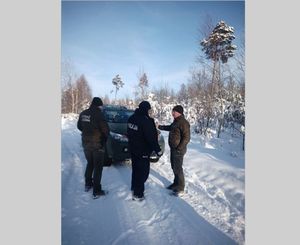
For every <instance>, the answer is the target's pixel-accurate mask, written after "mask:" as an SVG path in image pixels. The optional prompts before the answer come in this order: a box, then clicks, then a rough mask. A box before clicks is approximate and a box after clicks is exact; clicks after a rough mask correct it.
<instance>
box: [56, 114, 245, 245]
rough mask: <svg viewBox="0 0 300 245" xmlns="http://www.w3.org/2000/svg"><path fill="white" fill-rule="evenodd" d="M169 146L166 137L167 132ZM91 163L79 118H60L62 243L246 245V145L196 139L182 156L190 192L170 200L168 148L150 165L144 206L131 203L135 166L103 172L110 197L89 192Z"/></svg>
mask: <svg viewBox="0 0 300 245" xmlns="http://www.w3.org/2000/svg"><path fill="white" fill-rule="evenodd" d="M164 136H165V140H166V142H167V136H168V134H167V132H166V133H164ZM85 165H86V161H85V158H84V155H83V152H82V148H81V141H80V134H79V131H78V130H77V128H76V117H67V118H62V165H61V167H62V193H61V194H62V210H61V211H62V244H63V245H67V244H70V245H76V244H80V245H83V244H86V245H96V244H101V245H105V244H114V245H116V244H120V245H121V244H122V245H123V244H128V245H129V244H130V245H140V244H143V245H148V244H153V245H157V244H163V245H169V244H174V245H177V244H178V245H180V244H189V245H199V244H205V245H206V244H222V245H223V244H244V242H245V234H244V233H245V192H244V187H245V186H244V181H245V168H244V152H243V151H241V139H240V138H238V137H236V138H234V137H233V138H232V137H228V136H226V134H223V137H221V138H220V139H215V138H212V139H211V140H206V141H204V140H203V139H202V140H201V139H200V138H199V136H197V135H193V136H192V140H191V142H190V143H189V145H188V151H187V154H186V155H185V158H184V174H185V180H186V193H185V194H184V196H183V197H181V198H178V197H174V196H170V195H168V191H167V190H166V189H165V186H167V185H169V184H170V183H171V181H172V180H173V173H172V170H171V167H170V162H169V148H168V146H167V147H166V152H165V154H164V156H163V157H162V158H161V159H160V160H159V162H158V163H151V172H150V176H149V178H148V180H147V182H146V186H145V189H146V191H145V197H146V200H145V201H143V202H135V201H132V200H131V192H130V181H131V167H130V165H126V164H118V165H113V166H111V167H105V168H104V170H103V175H102V186H103V189H106V190H108V191H109V194H108V195H107V196H105V197H101V198H99V199H96V200H93V199H92V194H91V192H89V193H86V192H84V191H83V189H84V178H83V175H84V170H85Z"/></svg>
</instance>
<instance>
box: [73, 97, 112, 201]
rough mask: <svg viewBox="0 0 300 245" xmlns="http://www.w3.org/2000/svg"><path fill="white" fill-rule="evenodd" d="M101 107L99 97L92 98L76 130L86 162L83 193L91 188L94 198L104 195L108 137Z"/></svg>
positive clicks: (82, 113)
mask: <svg viewBox="0 0 300 245" xmlns="http://www.w3.org/2000/svg"><path fill="white" fill-rule="evenodd" d="M102 105H103V103H102V100H101V99H100V98H99V97H94V98H93V100H92V103H91V105H90V107H89V108H88V109H87V110H84V111H83V112H81V113H80V115H79V119H78V122H77V128H78V129H79V130H80V131H81V132H82V133H81V140H82V147H83V150H84V155H85V158H86V160H87V165H86V170H85V191H89V190H90V189H91V188H93V196H94V198H95V199H96V198H98V197H100V196H101V195H105V191H103V190H102V188H101V177H102V170H103V164H104V149H105V148H104V147H105V143H106V140H107V138H108V135H109V127H108V124H107V122H106V121H105V119H104V115H103V113H102V111H101V106H102Z"/></svg>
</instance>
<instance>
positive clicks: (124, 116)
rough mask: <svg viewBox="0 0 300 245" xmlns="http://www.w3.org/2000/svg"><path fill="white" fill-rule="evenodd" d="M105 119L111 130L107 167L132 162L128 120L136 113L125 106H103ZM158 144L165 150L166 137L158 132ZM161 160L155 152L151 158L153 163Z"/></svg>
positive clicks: (108, 141)
mask: <svg viewBox="0 0 300 245" xmlns="http://www.w3.org/2000/svg"><path fill="white" fill-rule="evenodd" d="M103 113H104V117H105V119H106V121H107V123H108V125H109V128H110V135H109V137H108V140H107V143H106V150H105V165H106V166H109V165H111V163H112V162H118V161H128V160H130V152H129V149H128V138H127V120H128V118H129V117H130V116H131V115H132V114H133V113H134V111H133V110H129V109H127V108H126V107H124V106H116V105H105V106H103ZM158 143H159V145H160V148H161V150H162V151H163V152H164V150H165V141H164V137H163V136H162V135H161V133H160V131H159V130H158ZM158 160H159V158H158V157H157V155H156V154H155V153H154V152H153V153H152V154H151V156H150V161H151V162H157V161H158Z"/></svg>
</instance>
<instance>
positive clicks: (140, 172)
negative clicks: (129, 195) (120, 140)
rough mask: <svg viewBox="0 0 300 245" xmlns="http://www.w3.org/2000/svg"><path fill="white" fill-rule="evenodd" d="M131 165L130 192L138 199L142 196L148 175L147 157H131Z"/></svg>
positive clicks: (148, 164) (148, 162) (148, 163)
mask: <svg viewBox="0 0 300 245" xmlns="http://www.w3.org/2000/svg"><path fill="white" fill-rule="evenodd" d="M131 163H132V176H131V190H133V195H135V196H138V197H143V196H144V190H145V185H144V184H145V182H146V180H147V179H148V177H149V173H150V161H149V157H147V158H143V157H137V156H135V155H131Z"/></svg>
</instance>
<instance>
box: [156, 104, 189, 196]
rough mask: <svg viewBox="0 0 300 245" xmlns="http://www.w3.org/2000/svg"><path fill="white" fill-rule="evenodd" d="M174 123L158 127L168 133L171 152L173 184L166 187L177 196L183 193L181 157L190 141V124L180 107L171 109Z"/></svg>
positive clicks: (183, 182)
mask: <svg viewBox="0 0 300 245" xmlns="http://www.w3.org/2000/svg"><path fill="white" fill-rule="evenodd" d="M172 116H173V118H174V121H173V123H172V124H171V125H159V126H158V128H159V129H161V130H166V131H170V133H169V139H168V143H169V146H170V151H171V159H170V160H171V167H172V170H173V173H174V176H175V177H174V181H173V183H172V184H171V185H170V186H168V187H167V189H170V190H172V191H173V192H174V194H178V193H181V192H183V191H184V186H185V181H184V175H183V169H182V164H183V157H184V154H185V153H186V151H187V144H188V143H189V141H190V124H189V122H188V121H187V120H186V119H185V117H184V115H183V108H182V106H181V105H176V106H175V107H174V108H173V109H172Z"/></svg>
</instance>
